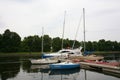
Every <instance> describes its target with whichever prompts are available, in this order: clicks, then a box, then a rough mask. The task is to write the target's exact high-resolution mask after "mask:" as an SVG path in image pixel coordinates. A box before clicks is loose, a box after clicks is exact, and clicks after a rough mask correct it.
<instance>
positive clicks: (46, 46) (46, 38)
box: [43, 35, 52, 52]
mask: <svg viewBox="0 0 120 80" xmlns="http://www.w3.org/2000/svg"><path fill="white" fill-rule="evenodd" d="M51 40H52V39H51V38H50V37H49V35H44V36H43V47H44V50H43V51H47V52H48V51H50V47H51Z"/></svg>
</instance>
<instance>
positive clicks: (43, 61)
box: [30, 58, 59, 64]
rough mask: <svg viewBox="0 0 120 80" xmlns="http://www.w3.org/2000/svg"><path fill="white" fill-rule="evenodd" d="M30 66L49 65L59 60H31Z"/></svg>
mask: <svg viewBox="0 0 120 80" xmlns="http://www.w3.org/2000/svg"><path fill="white" fill-rule="evenodd" d="M30 61H31V64H51V63H57V62H59V60H56V59H50V58H45V59H31V60H30Z"/></svg>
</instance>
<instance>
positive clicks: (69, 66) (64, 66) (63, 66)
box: [49, 12, 80, 69]
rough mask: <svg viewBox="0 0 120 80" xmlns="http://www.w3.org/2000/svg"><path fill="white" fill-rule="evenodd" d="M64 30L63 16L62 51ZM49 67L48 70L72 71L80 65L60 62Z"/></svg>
mask: <svg viewBox="0 0 120 80" xmlns="http://www.w3.org/2000/svg"><path fill="white" fill-rule="evenodd" d="M65 14H66V12H65ZM64 28H65V15H64V24H63V35H62V49H63V38H64ZM66 52H67V51H66ZM68 55H69V54H68ZM61 58H62V53H61ZM49 67H50V69H72V68H78V67H80V64H79V63H73V62H71V61H65V62H61V63H56V64H50V65H49Z"/></svg>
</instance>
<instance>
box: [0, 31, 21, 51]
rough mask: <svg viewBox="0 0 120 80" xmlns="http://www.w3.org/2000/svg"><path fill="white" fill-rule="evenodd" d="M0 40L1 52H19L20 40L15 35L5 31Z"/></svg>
mask: <svg viewBox="0 0 120 80" xmlns="http://www.w3.org/2000/svg"><path fill="white" fill-rule="evenodd" d="M1 38H2V39H1V41H2V43H1V45H2V46H1V47H2V48H1V51H2V52H17V51H18V50H19V47H20V43H21V38H20V36H19V35H18V34H17V33H15V32H11V31H10V30H9V29H7V30H6V31H5V32H4V33H3V35H2V37H1Z"/></svg>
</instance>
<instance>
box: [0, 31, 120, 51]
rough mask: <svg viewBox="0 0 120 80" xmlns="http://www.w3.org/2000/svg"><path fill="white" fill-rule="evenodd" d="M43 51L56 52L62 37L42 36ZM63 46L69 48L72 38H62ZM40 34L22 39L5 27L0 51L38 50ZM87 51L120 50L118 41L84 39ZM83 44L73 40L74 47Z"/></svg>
mask: <svg viewBox="0 0 120 80" xmlns="http://www.w3.org/2000/svg"><path fill="white" fill-rule="evenodd" d="M43 39H44V40H43V44H44V45H43V47H44V52H50V51H53V52H56V51H58V50H60V49H61V44H62V39H61V38H59V37H55V38H51V37H50V36H49V35H44V36H43ZM63 42H64V44H63V48H71V47H72V45H73V43H74V40H69V39H68V38H67V39H64V40H63ZM41 44H42V36H38V35H34V36H27V37H25V38H24V39H23V40H21V37H20V36H19V34H17V33H16V32H12V31H10V30H9V29H6V30H5V31H4V33H3V34H0V52H40V51H41V49H42V46H41ZM85 44H86V50H87V51H120V42H117V41H110V40H108V41H106V40H104V39H101V40H99V41H86V42H85ZM80 46H83V41H81V42H80V41H77V40H76V41H75V45H74V48H78V47H80Z"/></svg>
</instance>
